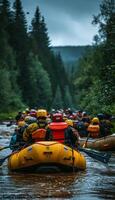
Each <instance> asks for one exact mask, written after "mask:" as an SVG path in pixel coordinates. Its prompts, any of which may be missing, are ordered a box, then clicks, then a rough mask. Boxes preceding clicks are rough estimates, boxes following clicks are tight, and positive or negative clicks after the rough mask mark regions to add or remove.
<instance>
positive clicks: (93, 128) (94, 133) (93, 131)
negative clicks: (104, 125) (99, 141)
mask: <svg viewBox="0 0 115 200" xmlns="http://www.w3.org/2000/svg"><path fill="white" fill-rule="evenodd" d="M87 130H88V131H89V132H90V136H91V137H92V138H97V137H99V132H100V126H99V125H98V124H96V125H94V124H90V125H89V126H88V129H87Z"/></svg>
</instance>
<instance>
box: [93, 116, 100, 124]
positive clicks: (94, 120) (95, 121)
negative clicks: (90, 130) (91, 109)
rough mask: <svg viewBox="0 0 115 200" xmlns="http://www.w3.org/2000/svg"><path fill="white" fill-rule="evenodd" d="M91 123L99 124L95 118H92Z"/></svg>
mask: <svg viewBox="0 0 115 200" xmlns="http://www.w3.org/2000/svg"><path fill="white" fill-rule="evenodd" d="M91 122H92V123H98V124H99V119H98V118H97V117H94V118H93V119H92V120H91Z"/></svg>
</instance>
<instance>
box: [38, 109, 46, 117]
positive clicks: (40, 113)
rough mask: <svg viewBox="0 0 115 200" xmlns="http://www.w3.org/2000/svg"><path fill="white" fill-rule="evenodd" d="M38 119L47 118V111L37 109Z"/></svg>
mask: <svg viewBox="0 0 115 200" xmlns="http://www.w3.org/2000/svg"><path fill="white" fill-rule="evenodd" d="M39 117H47V111H46V110H45V109H39V110H38V111H37V118H39Z"/></svg>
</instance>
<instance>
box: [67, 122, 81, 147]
mask: <svg viewBox="0 0 115 200" xmlns="http://www.w3.org/2000/svg"><path fill="white" fill-rule="evenodd" d="M66 123H67V124H68V127H67V128H66V130H65V144H67V145H69V146H71V147H77V146H78V145H79V139H80V136H79V133H78V131H77V130H76V129H75V128H74V127H73V121H72V120H70V119H68V120H66Z"/></svg>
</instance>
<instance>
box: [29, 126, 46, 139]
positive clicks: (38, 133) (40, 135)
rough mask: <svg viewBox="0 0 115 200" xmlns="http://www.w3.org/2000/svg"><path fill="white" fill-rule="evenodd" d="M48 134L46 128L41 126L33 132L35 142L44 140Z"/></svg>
mask: <svg viewBox="0 0 115 200" xmlns="http://www.w3.org/2000/svg"><path fill="white" fill-rule="evenodd" d="M45 136H46V130H45V129H44V128H39V129H37V130H35V131H34V132H32V139H33V140H34V141H35V142H38V141H44V140H45Z"/></svg>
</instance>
